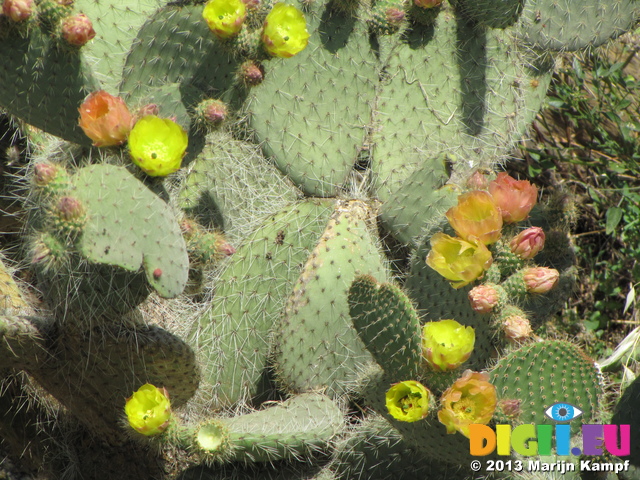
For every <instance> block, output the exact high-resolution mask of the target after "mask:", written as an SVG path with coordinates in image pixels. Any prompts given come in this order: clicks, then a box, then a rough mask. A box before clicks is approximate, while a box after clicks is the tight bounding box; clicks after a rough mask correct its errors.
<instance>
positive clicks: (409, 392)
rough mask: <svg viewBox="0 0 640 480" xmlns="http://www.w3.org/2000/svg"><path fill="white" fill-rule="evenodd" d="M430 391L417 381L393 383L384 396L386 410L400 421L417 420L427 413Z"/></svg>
mask: <svg viewBox="0 0 640 480" xmlns="http://www.w3.org/2000/svg"><path fill="white" fill-rule="evenodd" d="M430 395H431V393H430V392H429V390H427V388H426V387H425V386H424V385H422V384H421V383H419V382H416V381H414V380H408V381H406V382H400V383H396V384H394V385H393V386H392V387H391V388H390V389H389V390H388V391H387V394H386V396H385V399H386V405H387V410H388V411H389V415H391V416H392V417H393V418H395V419H396V420H400V421H401V422H417V421H418V420H422V419H423V418H424V417H426V416H427V413H429V396H430Z"/></svg>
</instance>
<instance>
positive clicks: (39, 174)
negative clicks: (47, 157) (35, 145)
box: [33, 163, 58, 187]
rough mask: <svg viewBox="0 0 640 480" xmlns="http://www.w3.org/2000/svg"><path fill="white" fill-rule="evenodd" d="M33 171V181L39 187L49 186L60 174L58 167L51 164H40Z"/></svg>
mask: <svg viewBox="0 0 640 480" xmlns="http://www.w3.org/2000/svg"><path fill="white" fill-rule="evenodd" d="M33 170H34V171H33V181H34V182H35V183H36V185H38V186H39V187H44V186H45V185H49V183H51V182H52V181H53V180H54V179H55V178H56V175H57V174H58V167H56V166H55V165H52V164H51V163H38V164H36V166H35V167H34V169H33Z"/></svg>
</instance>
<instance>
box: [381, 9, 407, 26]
mask: <svg viewBox="0 0 640 480" xmlns="http://www.w3.org/2000/svg"><path fill="white" fill-rule="evenodd" d="M385 17H386V19H387V22H389V25H392V26H394V27H399V26H400V25H402V22H403V21H404V17H405V12H404V10H401V9H399V8H395V7H390V8H387V11H386V12H385Z"/></svg>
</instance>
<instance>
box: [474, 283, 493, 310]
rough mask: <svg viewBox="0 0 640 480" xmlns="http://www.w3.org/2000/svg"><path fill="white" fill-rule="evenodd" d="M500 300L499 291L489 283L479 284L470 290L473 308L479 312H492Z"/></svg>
mask: <svg viewBox="0 0 640 480" xmlns="http://www.w3.org/2000/svg"><path fill="white" fill-rule="evenodd" d="M499 300H500V298H499V295H498V291H497V290H496V289H495V288H493V287H491V286H489V285H478V286H476V287H473V288H472V289H471V290H469V302H471V308H473V309H474V310H475V311H476V312H478V313H491V311H492V310H493V309H494V308H495V307H496V305H498V302H499Z"/></svg>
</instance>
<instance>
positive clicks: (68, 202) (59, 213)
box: [51, 196, 87, 236]
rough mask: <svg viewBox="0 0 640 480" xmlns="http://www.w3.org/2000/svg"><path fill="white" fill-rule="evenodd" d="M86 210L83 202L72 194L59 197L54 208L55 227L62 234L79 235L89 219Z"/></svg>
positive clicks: (52, 214) (52, 213) (52, 212)
mask: <svg viewBox="0 0 640 480" xmlns="http://www.w3.org/2000/svg"><path fill="white" fill-rule="evenodd" d="M86 213H87V212H86V210H85V208H84V206H83V205H82V202H81V201H80V200H78V199H77V198H74V197H71V196H64V197H60V198H59V199H57V200H56V201H55V202H54V204H53V206H52V208H51V216H52V217H53V228H54V230H55V231H59V232H61V233H62V235H72V236H75V235H78V234H79V233H80V232H81V231H82V228H83V227H84V224H85V222H86V219H87V215H86Z"/></svg>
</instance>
